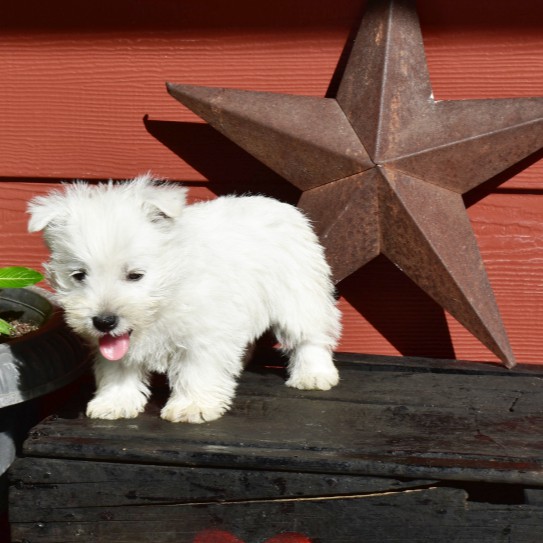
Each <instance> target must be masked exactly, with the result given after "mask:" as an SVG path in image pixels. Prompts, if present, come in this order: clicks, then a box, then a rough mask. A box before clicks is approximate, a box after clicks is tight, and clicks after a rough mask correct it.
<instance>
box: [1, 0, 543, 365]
mask: <svg viewBox="0 0 543 543" xmlns="http://www.w3.org/2000/svg"><path fill="white" fill-rule="evenodd" d="M363 4H364V2H363V1H359V0H337V1H335V2H333V3H332V2H330V0H315V1H310V0H295V1H287V0H280V1H277V2H273V3H265V5H261V3H258V4H255V3H254V2H249V1H248V0H233V1H232V2H229V3H228V6H227V7H225V4H224V2H221V1H220V0H205V1H204V2H169V1H167V0H157V1H152V0H139V1H138V2H133V1H131V0H119V1H116V2H114V3H110V4H109V5H107V6H106V5H99V6H97V5H95V4H94V3H77V4H75V3H73V2H69V1H68V0H58V1H57V2H53V3H44V2H39V1H38V0H29V1H28V2H24V3H21V4H19V5H11V6H10V8H9V9H7V10H5V12H4V13H3V15H2V20H1V21H0V81H1V82H0V119H1V130H0V179H3V180H4V182H3V183H2V184H1V185H0V187H1V188H2V198H1V200H0V247H1V251H0V261H1V262H2V263H3V264H25V265H32V266H39V265H40V263H41V262H42V261H43V260H44V258H45V255H46V251H45V248H44V247H43V244H42V242H41V240H40V238H39V236H30V235H28V234H26V233H25V223H26V217H25V215H24V212H23V211H24V208H25V202H26V200H27V199H29V198H30V197H31V196H32V195H33V194H36V193H42V192H44V191H46V190H47V189H48V188H50V187H51V186H56V183H57V182H58V180H60V179H73V178H82V179H93V180H94V179H97V180H99V179H109V178H114V179H125V178H129V177H131V176H133V175H135V174H137V173H140V172H142V171H147V170H152V171H153V172H155V173H156V174H159V175H162V176H166V177H168V178H171V179H174V180H179V181H183V182H187V183H188V184H189V186H190V188H191V198H193V199H200V198H211V197H213V196H214V195H216V194H223V193H227V192H231V191H237V192H244V191H247V190H252V191H255V192H262V193H265V194H270V195H273V196H277V197H280V198H282V199H285V200H287V201H290V202H292V203H295V202H296V192H295V191H292V190H291V188H290V186H289V185H288V184H287V183H286V182H284V181H283V180H281V178H279V177H278V176H276V175H275V174H273V172H270V171H269V170H267V169H266V168H265V167H262V166H261V165H260V164H258V163H257V162H256V161H255V160H253V159H252V158H250V157H248V155H246V154H245V153H244V152H243V151H241V150H240V149H239V148H237V147H236V146H234V145H232V144H230V143H229V142H227V141H226V140H225V139H224V138H222V136H220V135H218V134H217V133H215V132H214V131H213V130H211V129H209V127H207V126H206V125H204V124H202V123H201V122H200V121H199V120H198V119H197V118H196V117H195V116H194V115H193V114H192V113H190V112H188V111H187V110H186V109H184V108H183V107H182V106H180V105H179V104H178V103H177V102H175V101H174V100H173V99H172V98H170V97H169V96H168V95H167V93H166V91H165V88H164V82H165V81H167V80H170V81H174V82H179V83H193V84H202V85H213V86H231V87H239V88H246V89H254V90H262V91H273V92H286V93H294V94H306V95H313V96H323V95H325V94H326V92H327V89H328V87H329V85H330V81H331V79H332V78H333V74H334V70H335V69H336V65H337V63H338V59H339V58H340V56H341V53H342V51H343V48H344V46H345V43H346V42H347V40H348V38H349V33H350V32H351V31H352V30H353V29H354V28H356V26H357V25H358V21H359V18H360V16H361V14H362V13H363ZM418 6H419V7H418V9H419V14H420V18H421V24H422V31H423V37H424V41H425V46H426V54H427V57H428V64H429V69H430V75H431V79H432V84H433V87H434V94H435V96H436V98H438V99H454V100H458V99H463V98H497V97H506V96H514V97H517V96H518V97H521V96H537V95H541V94H542V90H541V89H542V88H543V4H541V2H539V1H538V0H517V1H516V2H510V1H509V0H481V1H480V2H477V3H474V2H472V1H471V0H457V1H455V0H440V1H438V2H436V1H433V0H419V2H418ZM542 156H543V154H541V153H540V154H539V155H538V156H534V157H530V158H529V159H527V160H526V161H525V162H524V164H523V166H526V168H525V169H523V170H522V169H518V168H517V169H512V170H511V171H508V172H505V174H503V175H500V176H499V177H498V178H496V179H494V180H491V181H490V182H489V183H488V184H487V186H485V187H483V188H482V189H481V190H478V191H476V193H474V194H469V195H467V197H466V201H467V203H468V205H470V206H471V207H470V216H471V218H472V221H473V225H474V228H475V231H476V234H477V237H478V240H479V243H480V246H481V251H482V253H483V258H484V261H485V264H486V266H487V269H488V273H489V276H490V280H491V283H492V286H493V288H494V291H495V294H496V297H497V300H498V304H499V306H500V309H501V311H502V315H503V319H504V321H505V325H506V328H507V330H508V333H509V335H510V338H511V342H512V345H513V349H514V351H515V354H516V356H517V358H518V359H519V360H520V361H522V362H533V363H542V362H543V359H542V357H541V352H542V347H543V339H541V337H542V336H541V334H540V332H539V330H540V328H541V327H542V326H543V310H542V309H541V307H543V289H542V288H541V281H542V279H541V277H543V275H542V271H543V270H542V264H541V262H542V259H543V253H542V236H543V232H542V231H541V223H542V219H543V204H542V203H541V201H540V198H541V195H542V194H543V192H542V191H543V160H541V158H542ZM340 294H341V300H340V306H341V308H342V310H343V312H344V328H345V332H344V337H343V340H342V343H341V345H340V350H342V351H346V352H348V351H354V352H371V353H381V354H405V355H409V354H416V355H426V356H439V357H448V358H452V357H458V358H466V359H475V360H494V357H493V356H492V355H491V354H490V353H489V352H487V351H486V349H485V348H484V347H482V346H481V345H480V344H479V343H478V341H477V340H476V339H474V338H473V337H472V336H471V335H470V334H469V333H467V332H466V331H465V330H464V329H463V328H462V327H460V326H459V325H458V324H457V323H456V322H455V321H453V320H452V319H450V318H448V317H446V316H444V315H443V312H442V311H441V310H440V309H439V308H438V307H437V306H435V304H434V303H433V302H432V301H430V300H428V299H427V298H426V297H425V295H423V294H422V293H421V292H420V291H419V290H418V289H417V288H416V287H414V286H413V285H412V284H411V283H410V282H409V281H408V280H406V279H405V278H403V277H402V276H401V274H400V273H398V272H397V270H395V269H394V268H393V267H392V266H390V265H388V264H387V263H386V262H383V261H377V262H375V263H373V264H371V265H370V266H368V268H367V269H365V270H363V271H362V272H360V273H359V274H357V275H356V276H355V277H352V278H349V279H348V280H346V281H345V282H344V284H342V285H340Z"/></svg>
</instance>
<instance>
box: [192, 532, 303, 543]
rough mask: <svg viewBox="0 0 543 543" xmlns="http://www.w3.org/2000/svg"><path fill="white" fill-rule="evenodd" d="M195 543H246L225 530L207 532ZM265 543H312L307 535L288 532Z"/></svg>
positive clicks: (200, 535) (197, 538)
mask: <svg viewBox="0 0 543 543" xmlns="http://www.w3.org/2000/svg"><path fill="white" fill-rule="evenodd" d="M193 543H244V541H242V540H241V539H238V538H237V537H235V536H234V535H232V534H231V533H230V532H225V531H223V530H205V531H204V532H202V533H200V534H198V535H197V536H196V538H195V539H194V541H193ZM263 543H311V540H310V539H309V538H307V537H306V536H305V535H301V534H298V533H294V532H288V533H283V534H278V535H276V536H273V537H272V538H270V539H266V541H264V542H263Z"/></svg>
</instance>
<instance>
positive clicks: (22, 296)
mask: <svg viewBox="0 0 543 543" xmlns="http://www.w3.org/2000/svg"><path fill="white" fill-rule="evenodd" d="M0 317H3V318H6V317H16V318H17V319H19V320H20V321H21V322H30V323H33V324H37V325H38V326H39V329H38V330H36V331H34V332H31V333H29V334H26V335H24V336H21V337H19V338H15V339H10V340H9V341H8V342H6V343H2V344H0V476H1V475H2V474H3V473H4V472H5V471H6V470H7V468H8V467H9V466H10V464H11V462H12V461H13V459H14V457H15V451H16V446H17V444H18V443H17V441H18V440H20V439H22V438H23V437H24V435H25V434H26V432H27V431H28V429H29V426H30V425H31V424H32V423H34V422H36V421H30V420H29V417H28V416H27V415H26V412H27V411H28V409H26V408H25V406H28V404H29V400H33V399H35V398H38V397H40V396H43V395H45V394H49V393H51V392H53V391H55V390H57V389H59V388H61V387H63V386H65V385H67V384H68V383H70V382H72V381H73V380H75V379H76V378H77V377H79V376H80V375H81V374H82V373H83V372H84V371H85V369H86V368H87V366H88V358H89V357H88V351H87V348H86V347H85V346H84V344H83V343H82V342H81V340H80V339H79V338H78V337H77V336H75V335H74V334H73V332H71V331H70V330H69V329H68V327H67V326H66V325H65V324H64V321H63V317H62V311H61V310H60V308H59V307H58V306H56V305H55V304H54V303H53V301H52V300H51V296H50V294H49V293H48V292H47V291H45V290H43V289H39V288H36V287H29V288H21V289H1V290H0Z"/></svg>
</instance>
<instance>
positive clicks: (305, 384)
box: [286, 366, 339, 390]
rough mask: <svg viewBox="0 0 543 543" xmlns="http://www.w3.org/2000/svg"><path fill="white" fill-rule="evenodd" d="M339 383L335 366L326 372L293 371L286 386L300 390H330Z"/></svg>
mask: <svg viewBox="0 0 543 543" xmlns="http://www.w3.org/2000/svg"><path fill="white" fill-rule="evenodd" d="M338 383H339V373H338V371H337V368H336V367H335V366H331V367H330V368H327V370H326V371H312V372H309V371H294V372H293V373H292V375H291V376H290V378H289V379H288V381H287V382H286V385H287V386H289V387H292V388H299V389H301V390H330V389H331V388H332V387H334V386H336V385H337V384H338Z"/></svg>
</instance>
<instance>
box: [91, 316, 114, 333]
mask: <svg viewBox="0 0 543 543" xmlns="http://www.w3.org/2000/svg"><path fill="white" fill-rule="evenodd" d="M92 324H94V327H95V328H96V330H99V331H100V332H111V330H113V329H114V328H115V326H117V324H119V317H117V316H116V315H98V316H96V317H93V318H92Z"/></svg>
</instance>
